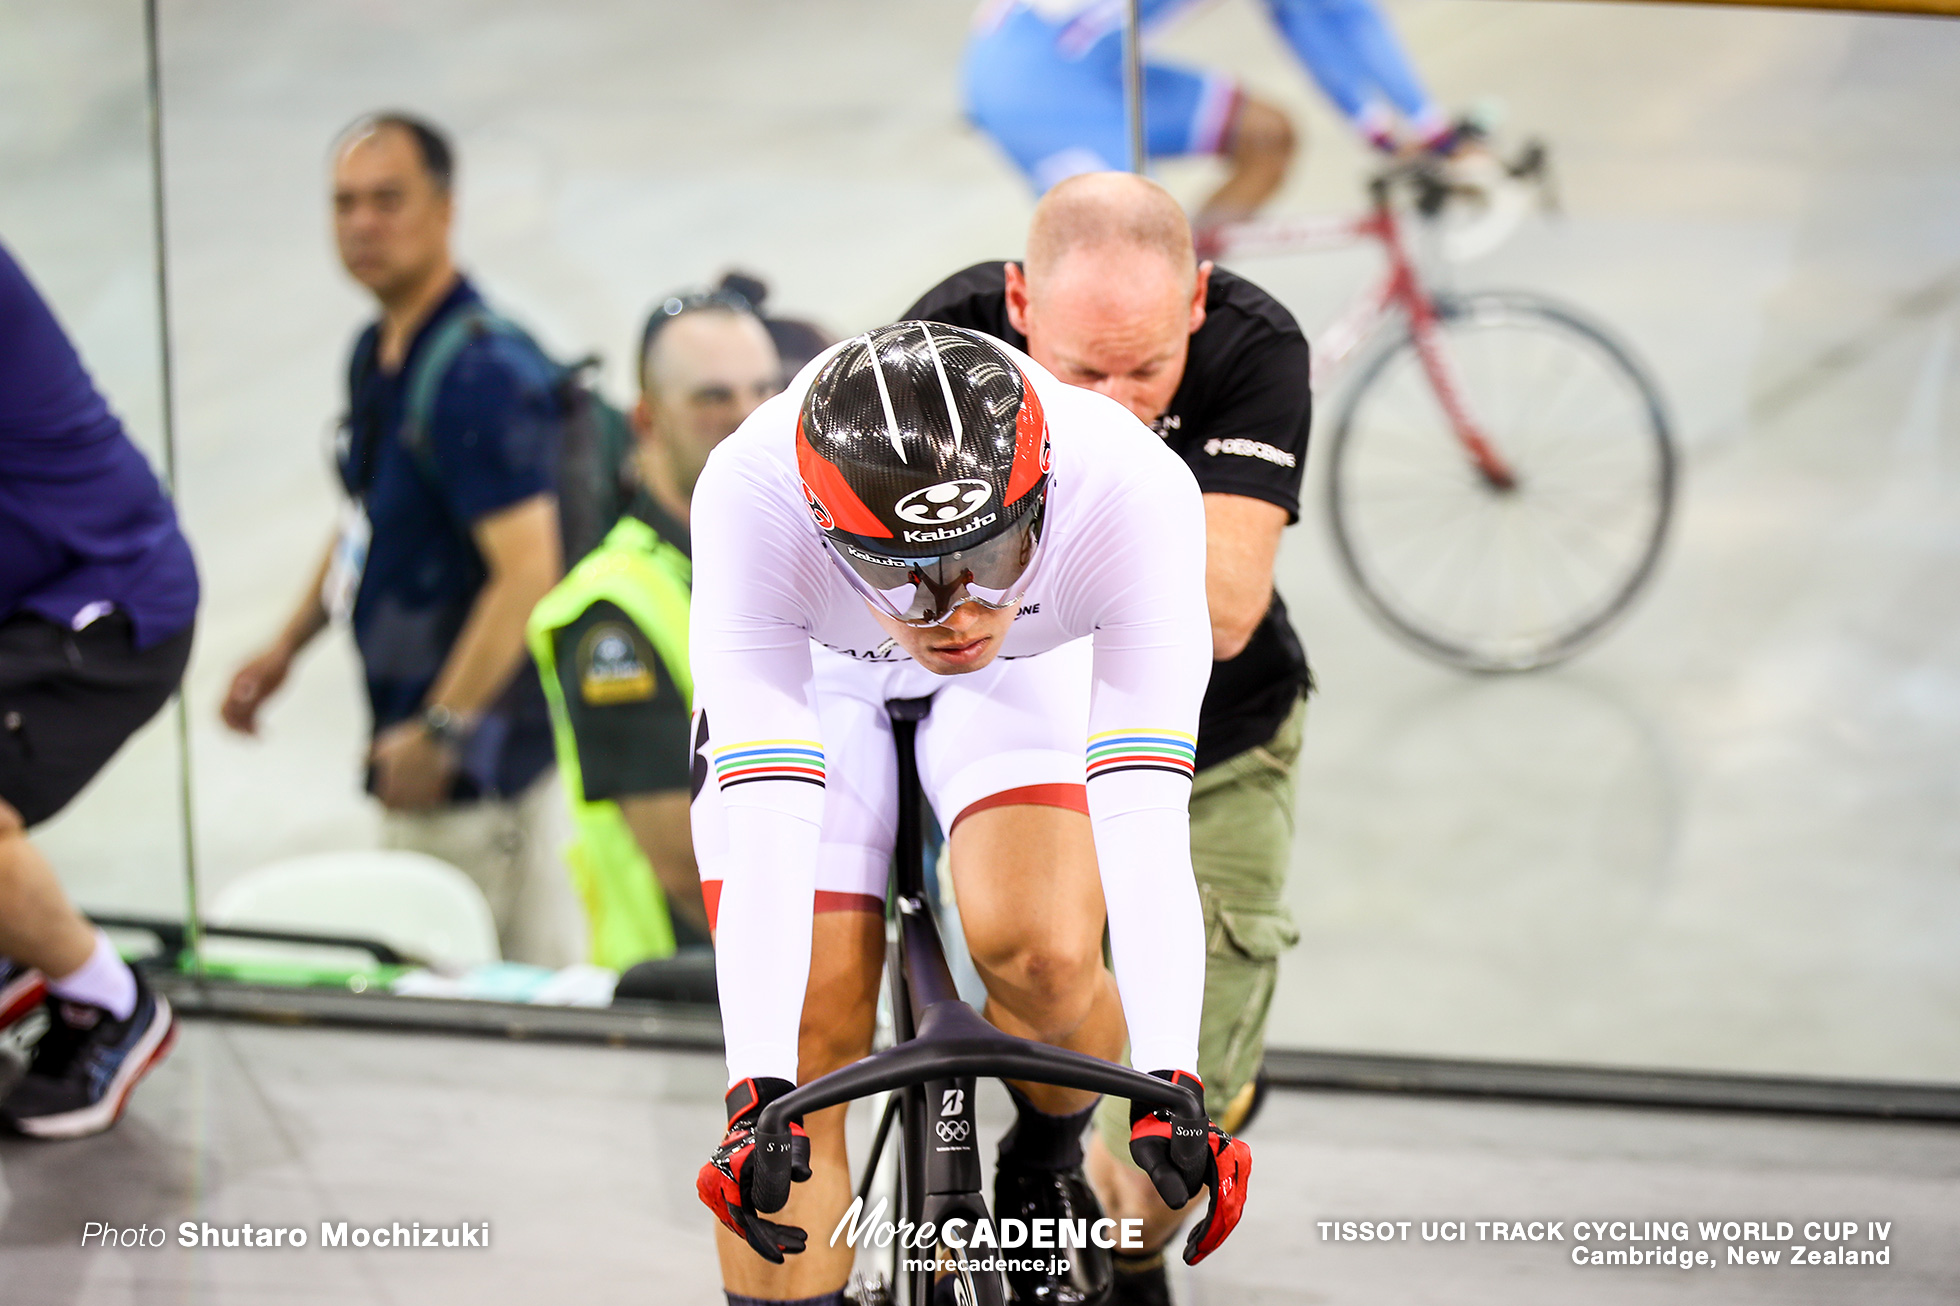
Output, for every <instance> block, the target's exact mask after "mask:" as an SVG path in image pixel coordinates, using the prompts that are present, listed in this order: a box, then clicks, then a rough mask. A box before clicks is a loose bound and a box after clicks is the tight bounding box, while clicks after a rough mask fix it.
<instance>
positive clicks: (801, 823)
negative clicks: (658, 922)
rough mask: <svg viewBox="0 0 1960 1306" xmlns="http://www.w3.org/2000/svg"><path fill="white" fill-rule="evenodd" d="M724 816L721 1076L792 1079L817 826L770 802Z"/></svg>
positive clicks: (718, 940) (718, 934) (805, 980)
mask: <svg viewBox="0 0 1960 1306" xmlns="http://www.w3.org/2000/svg"><path fill="white" fill-rule="evenodd" d="M711 783H712V782H711ZM729 815H730V818H731V819H730V820H729V822H728V861H727V865H728V874H727V878H726V879H725V880H724V881H723V882H722V890H721V902H720V905H719V909H718V912H717V917H718V920H717V928H716V931H715V983H716V987H717V988H718V990H719V993H720V998H721V1024H722V1041H723V1044H724V1046H725V1047H726V1049H727V1056H728V1082H729V1083H730V1084H734V1083H736V1082H738V1081H740V1080H743V1079H751V1078H762V1077H774V1078H777V1079H787V1080H789V1081H790V1082H791V1083H792V1084H793V1083H795V1082H796V1069H797V1048H796V1042H797V1033H798V1031H799V1030H800V1029H801V1027H802V1023H803V995H804V992H805V990H806V989H807V988H808V987H809V980H810V921H811V917H812V914H813V911H814V907H815V901H816V888H817V875H816V865H817V830H818V827H817V824H816V823H815V822H814V821H810V820H805V819H804V818H802V817H799V816H792V815H790V814H789V813H788V812H784V811H780V810H776V809H773V808H768V807H750V808H742V809H739V810H736V809H731V811H730V813H729Z"/></svg>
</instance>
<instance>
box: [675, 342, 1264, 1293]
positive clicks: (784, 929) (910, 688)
mask: <svg viewBox="0 0 1960 1306" xmlns="http://www.w3.org/2000/svg"><path fill="white" fill-rule="evenodd" d="M693 526H694V542H695V571H694V607H693V615H692V632H691V636H692V647H693V655H692V661H693V665H694V668H695V706H696V725H695V742H696V748H697V752H698V754H699V756H698V757H697V761H696V776H697V783H698V785H699V792H698V794H697V797H696V800H695V808H694V832H695V834H694V837H695V842H696V848H697V852H698V854H699V860H700V864H701V875H702V880H703V887H704V891H705V893H706V895H707V900H708V904H709V911H710V918H711V919H712V920H713V921H714V922H715V925H716V931H717V933H716V971H717V976H718V979H719V984H720V994H721V1009H722V1023H723V1029H724V1033H725V1038H726V1045H727V1056H728V1080H729V1084H730V1088H729V1091H728V1111H729V1127H728V1133H727V1135H726V1136H725V1137H724V1139H723V1140H722V1143H721V1146H720V1147H719V1148H717V1149H716V1151H715V1153H714V1155H713V1157H712V1158H711V1159H710V1161H709V1162H708V1164H707V1165H705V1166H703V1167H702V1169H701V1174H700V1180H699V1190H700V1194H701V1196H702V1199H703V1200H704V1201H705V1202H706V1203H707V1205H708V1206H709V1208H710V1209H711V1210H713V1211H714V1212H715V1215H716V1216H717V1218H719V1219H720V1220H721V1222H722V1224H723V1225H724V1226H725V1227H726V1232H725V1233H724V1234H722V1235H720V1238H719V1250H720V1253H721V1263H722V1271H723V1283H724V1285H725V1287H726V1290H727V1294H728V1298H729V1300H730V1302H731V1303H734V1304H735V1306H745V1303H746V1302H748V1301H753V1300H768V1301H784V1300H792V1301H803V1302H808V1303H811V1304H812V1306H829V1304H830V1303H836V1302H841V1300H842V1297H841V1292H842V1289H843V1287H844V1284H845V1282H846V1280H847V1278H848V1277H849V1274H850V1269H851V1250H850V1248H848V1247H847V1246H844V1245H842V1241H841V1240H839V1243H838V1244H837V1245H828V1244H826V1243H825V1242H824V1241H823V1239H824V1237H825V1235H827V1233H828V1231H830V1230H831V1229H832V1228H834V1227H835V1225H836V1223H837V1221H838V1219H839V1218H840V1216H842V1214H843V1213H844V1210H845V1207H846V1205H847V1203H848V1201H849V1188H850V1176H849V1172H848V1167H847V1163H846V1158H845V1155H844V1137H843V1123H844V1121H843V1113H844V1108H842V1107H833V1108H830V1109H829V1110H826V1111H823V1112H819V1113H817V1114H816V1115H814V1116H812V1117H811V1119H810V1120H809V1121H807V1122H806V1124H807V1137H808V1143H807V1147H808V1152H807V1153H805V1151H804V1148H805V1146H806V1144H805V1143H804V1140H803V1137H801V1136H799V1137H798V1138H797V1139H796V1144H795V1148H794V1153H793V1154H792V1155H784V1154H781V1153H776V1154H765V1153H764V1152H762V1151H760V1150H758V1149H757V1148H756V1146H755V1143H754V1124H755V1120H756V1116H757V1114H758V1113H759V1110H760V1107H761V1106H762V1105H763V1104H765V1103H767V1102H769V1101H772V1100H774V1099H775V1098H777V1097H780V1096H781V1095H783V1094H785V1093H787V1092H788V1091H789V1090H790V1088H791V1087H792V1086H793V1085H794V1084H795V1083H798V1082H802V1081H807V1080H809V1079H813V1078H815V1077H817V1076H818V1075H821V1074H824V1073H826V1072H828V1071H830V1070H832V1069H835V1068H836V1067H838V1066H840V1065H844V1064H848V1063H849V1062H850V1061H853V1060H855V1059H857V1058H858V1057H860V1056H863V1055H864V1054H865V1053H866V1052H868V1051H869V1048H870V1042H871V1034H872V1024H873V1017H874V1013H875V1009H876V998H877V982H878V975H879V971H880V968H881V965H882V959H883V952H884V926H883V914H882V912H883V899H884V888H885V877H886V867H887V865H888V862H889V858H890V854H891V848H892V842H893V837H894V831H895V828H896V806H897V801H896V787H895V780H894V767H895V763H894V761H893V753H892V746H891V739H890V731H889V725H888V723H887V720H886V717H885V711H884V702H885V700H887V699H890V698H902V697H917V696H922V695H927V694H930V695H932V696H933V699H934V702H933V708H932V713H931V715H930V716H929V717H928V718H927V720H926V721H925V722H924V723H923V724H922V726H921V728H920V732H919V767H920V774H921V779H922V780H923V782H924V785H925V789H926V794H927V797H928V798H929V799H930V800H931V801H932V803H933V806H934V809H935V811H936V812H937V813H938V816H939V819H940V821H941V823H942V824H943V825H945V826H946V828H947V829H948V831H949V843H950V845H951V849H950V851H951V867H952V876H953V881H954V885H955V888H956V890H957V893H958V896H959V902H960V915H961V920H962V925H963V927H964V929H965V932H966V936H967V943H968V948H969V951H970V952H971V953H972V955H973V958H974V962H975V964H976V966H977V968H978V969H979V971H980V974H981V976H982V978H983V979H984V980H985V981H986V984H987V990H988V1002H987V1008H986V1014H987V1017H988V1019H990V1020H991V1021H993V1023H994V1024H995V1025H997V1026H999V1027H1000V1028H1002V1029H1003V1030H1006V1031H1008V1032H1010V1033H1013V1034H1017V1035H1020V1036H1023V1037H1028V1038H1034V1039H1038V1040H1040V1041H1042V1042H1046V1043H1049V1044H1052V1045H1055V1046H1060V1047H1068V1048H1073V1049H1076V1050H1078V1051H1082V1052H1086V1053H1089V1054H1092V1055H1095V1056H1101V1057H1105V1058H1110V1059H1115V1058H1117V1057H1119V1056H1120V1055H1121V1053H1122V1048H1123V1039H1124V1034H1125V1027H1126V1018H1127V1029H1128V1035H1129V1038H1130V1042H1131V1048H1132V1058H1131V1060H1132V1063H1133V1064H1134V1065H1136V1066H1138V1067H1139V1068H1145V1069H1149V1070H1151V1071H1152V1072H1153V1073H1156V1074H1158V1075H1159V1076H1161V1077H1163V1078H1166V1079H1172V1080H1189V1081H1191V1082H1193V1083H1195V1080H1196V1075H1195V1074H1194V1067H1195V1066H1196V1065H1197V1037H1198V1020H1199V1008H1200V1005H1201V1001H1202V996H1203V985H1204V966H1205V950H1204V937H1203V934H1204V932H1203V926H1202V921H1201V915H1200V910H1199V902H1198V897H1197V892H1196V888H1195V885H1194V883H1193V879H1192V872H1191V861H1190V852H1189V835H1188V817H1187V814H1186V806H1187V803H1188V801H1189V790H1190V775H1191V757H1192V743H1193V734H1194V731H1195V730H1196V726H1197V719H1198V705H1199V701H1200V698H1201V697H1202V695H1203V693H1204V689H1205V683H1206V680H1207V677H1208V676H1209V674H1210V669H1211V637H1210V630H1209V623H1208V619H1207V612H1206V606H1205V590H1204V512H1203V507H1202V505H1201V502H1200V498H1199V494H1198V489H1197V485H1196V484H1195V482H1194V481H1193V480H1192V477H1191V473H1190V472H1189V471H1188V470H1187V469H1186V467H1185V466H1184V464H1183V463H1182V462H1181V461H1180V460H1179V459H1178V458H1177V457H1176V456H1175V455H1174V454H1172V453H1171V452H1170V451H1169V450H1167V449H1166V448H1165V447H1164V446H1163V443H1162V442H1161V441H1160V440H1158V439H1157V437H1156V436H1155V435H1153V434H1151V432H1150V431H1149V429H1148V428H1146V427H1144V426H1143V425H1142V424H1141V423H1140V422H1138V421H1137V420H1136V418H1134V417H1133V416H1131V415H1130V414H1129V413H1128V412H1127V411H1126V410H1125V409H1123V408H1122V407H1121V406H1119V405H1118V404H1116V403H1114V402H1112V401H1110V400H1109V399H1106V398H1104V397H1103V396H1101V395H1098V394H1095V393H1093V392H1091V391H1088V390H1083V389H1079V388H1077V387H1073V386H1069V385H1065V384H1063V383H1062V382H1059V381H1057V380H1056V379H1055V378H1054V377H1052V376H1050V375H1049V374H1048V373H1047V372H1046V371H1044V370H1043V369H1042V368H1041V367H1040V366H1039V365H1037V364H1036V363H1035V362H1034V361H1033V360H1031V359H1029V358H1028V357H1027V356H1026V355H1024V354H1022V353H1020V352H1019V351H1018V350H1015V349H1012V348H1011V347H1009V346H1007V345H1004V344H1002V343H1001V342H999V341H997V340H994V339H993V338H992V337H989V336H984V335H981V334H979V333H977V332H970V331H964V330H961V329H959V328H955V327H949V326H944V325H941V324H937V323H920V322H901V323H898V324H897V325H895V326H890V327H883V328H880V329H879V330H877V331H873V332H871V333H869V334H868V335H865V336H860V337H857V338H856V339H853V340H849V341H846V342H844V343H843V344H841V345H838V346H836V347H834V348H832V349H831V350H829V351H827V352H826V353H825V354H823V355H820V356H819V357H818V358H817V359H815V360H813V361H812V362H811V363H810V364H809V365H808V366H807V367H806V368H805V369H804V370H803V372H802V374H801V375H799V376H798V377H797V379H796V380H795V381H794V382H793V383H792V384H791V386H790V387H789V389H788V390H787V391H785V392H784V393H783V394H781V395H779V396H777V397H776V398H774V399H772V400H770V401H769V402H768V403H766V404H764V405H763V406H762V407H761V408H759V409H758V410H757V411H756V412H755V413H754V415H752V416H751V417H750V418H749V420H748V421H747V422H746V423H745V424H744V425H743V426H742V428H741V430H739V431H737V432H736V433H735V434H734V435H733V436H731V437H730V438H729V439H728V440H727V441H726V442H724V443H723V444H722V445H721V446H720V447H719V448H718V449H717V450H716V451H715V453H714V456H713V457H712V458H711V459H710V460H709V463H708V466H707V469H706V471H705V472H704V473H703V474H702V477H701V480H700V482H699V484H698V486H697V487H696V490H695V497H694V522H693ZM1105 910H1106V911H1107V922H1108V932H1109V939H1110V947H1111V952H1112V955H1113V958H1114V962H1115V977H1114V983H1113V984H1112V982H1111V978H1110V976H1109V973H1108V971H1107V970H1106V969H1105V968H1104V966H1103V963H1102V937H1103V927H1104V919H1105V917H1104V913H1105ZM1119 990H1120V1000H1119V996H1118V992H1119ZM1011 1087H1012V1088H1013V1089H1014V1091H1015V1092H1016V1093H1017V1096H1018V1098H1019V1102H1020V1103H1023V1104H1025V1107H1024V1109H1023V1112H1022V1118H1021V1122H1020V1123H1019V1124H1017V1128H1022V1127H1048V1126H1052V1127H1053V1128H1054V1129H1055V1131H1056V1132H1057V1134H1058V1136H1059V1135H1066V1136H1068V1137H1069V1138H1070V1139H1073V1137H1074V1136H1076V1135H1079V1134H1080V1132H1081V1127H1082V1125H1083V1123H1084V1122H1085V1121H1086V1120H1087V1113H1088V1112H1089V1111H1090V1110H1091V1109H1093V1107H1094V1104H1095V1100H1096V1099H1095V1097H1094V1095H1093V1094H1089V1093H1084V1092H1081V1091H1078V1090H1073V1089H1060V1088H1054V1087H1050V1086H1045V1085H1035V1084H1016V1085H1012V1086H1011ZM1031 1122H1032V1123H1031ZM1174 1128H1176V1129H1178V1130H1180V1131H1182V1132H1184V1134H1185V1136H1187V1137H1188V1136H1189V1134H1190V1133H1193V1132H1199V1131H1201V1132H1202V1136H1203V1137H1204V1139H1205V1143H1206V1145H1205V1147H1204V1148H1203V1149H1202V1153H1201V1159H1200V1160H1199V1162H1198V1163H1197V1164H1196V1165H1194V1166H1191V1167H1189V1168H1181V1167H1180V1166H1178V1165H1176V1164H1174V1163H1173V1162H1172V1161H1171V1160H1170V1157H1169V1152H1168V1145H1169V1139H1170V1137H1171V1131H1172V1130H1173V1129H1174ZM794 1132H795V1133H796V1134H798V1135H802V1134H803V1132H804V1125H801V1124H800V1125H799V1126H798V1127H797V1129H796V1130H795V1131H794ZM1132 1137H1133V1143H1132V1151H1133V1153H1134V1154H1135V1155H1136V1156H1137V1158H1138V1162H1139V1164H1140V1165H1141V1166H1142V1167H1143V1168H1144V1169H1145V1170H1146V1171H1147V1172H1149V1173H1150V1174H1151V1177H1152V1179H1153V1180H1154V1181H1155V1183H1156V1184H1157V1186H1158V1188H1159V1191H1160V1193H1161V1194H1162V1195H1163V1197H1164V1199H1165V1200H1166V1201H1167V1202H1168V1203H1169V1204H1170V1205H1172V1206H1173V1207H1176V1206H1181V1205H1183V1204H1184V1202H1185V1201H1187V1200H1188V1199H1189V1198H1190V1197H1192V1196H1194V1195H1196V1194H1197V1193H1198V1192H1199V1190H1200V1189H1201V1188H1206V1187H1209V1188H1210V1190H1211V1195H1212V1200H1211V1203H1210V1207H1209V1209H1208V1211H1207V1214H1206V1217H1205V1218H1204V1220H1203V1221H1202V1222H1201V1223H1200V1224H1199V1225H1198V1227H1197V1229H1196V1230H1195V1231H1194V1234H1193V1236H1192V1239H1191V1242H1190V1244H1189V1245H1188V1247H1187V1251H1186V1256H1187V1259H1191V1260H1196V1259H1198V1258H1201V1257H1202V1256H1204V1255H1206V1254H1209V1252H1210V1251H1212V1250H1213V1249H1214V1248H1216V1247H1217V1246H1218V1244H1219V1243H1220V1242H1222V1241H1223V1240H1224V1238H1225V1236H1226V1235H1227V1234H1228V1233H1229V1232H1230V1231H1231V1229H1232V1227H1233V1226H1234V1225H1235V1224H1236V1223H1237V1221H1238V1217H1239V1212H1240V1209H1241V1207H1242V1204H1243V1201H1244V1196H1245V1181H1246V1177H1247V1175H1248V1174H1249V1171H1250V1167H1251V1154H1250V1152H1249V1151H1248V1150H1247V1149H1246V1147H1245V1145H1244V1144H1243V1143H1241V1142H1238V1141H1237V1140H1235V1139H1233V1138H1231V1137H1230V1136H1229V1135H1227V1134H1224V1133H1223V1132H1222V1131H1220V1130H1218V1129H1217V1128H1216V1127H1215V1126H1213V1125H1211V1124H1210V1123H1209V1122H1208V1121H1203V1120H1200V1119H1195V1118H1194V1119H1191V1120H1169V1119H1163V1118H1160V1117H1158V1116H1156V1115H1152V1114H1148V1113H1146V1114H1144V1115H1142V1116H1140V1117H1138V1118H1137V1119H1136V1121H1135V1123H1134V1126H1133V1131H1132ZM806 1155H807V1158H808V1159H807V1161H806V1159H805V1158H806ZM788 1173H794V1175H795V1177H796V1178H797V1179H798V1180H800V1181H803V1182H799V1183H798V1184H797V1185H796V1187H795V1188H794V1190H792V1191H791V1195H790V1198H789V1201H788V1204H787V1205H786V1206H783V1207H782V1208H781V1211H780V1212H768V1211H758V1209H757V1207H756V1203H755V1200H754V1195H755V1193H756V1192H757V1191H758V1188H760V1190H761V1191H762V1192H763V1193H765V1194H767V1193H769V1192H771V1191H777V1192H780V1191H782V1190H783V1189H784V1188H787V1187H788V1185H787V1184H784V1183H783V1182H782V1178H783V1176H784V1175H785V1174H788ZM758 1176H761V1177H762V1182H760V1183H758ZM1091 1200H1093V1199H1091ZM765 1217H773V1218H765ZM806 1229H807V1230H813V1231H815V1232H816V1233H817V1235H818V1240H817V1241H816V1242H815V1243H814V1244H813V1245H809V1246H808V1249H807V1250H805V1247H806V1235H805V1232H804V1231H805V1230H806ZM786 1253H801V1254H800V1255H790V1256H789V1257H788V1259H787V1261H785V1254H786Z"/></svg>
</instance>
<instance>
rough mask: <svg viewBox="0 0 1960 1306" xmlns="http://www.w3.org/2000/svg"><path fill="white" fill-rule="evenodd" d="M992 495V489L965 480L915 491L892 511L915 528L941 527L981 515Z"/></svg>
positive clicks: (979, 481) (963, 478)
mask: <svg viewBox="0 0 1960 1306" xmlns="http://www.w3.org/2000/svg"><path fill="white" fill-rule="evenodd" d="M993 494H994V487H993V486H991V485H989V484H987V483H986V482H985V481H982V480H979V479H977V478H975V477H971V476H965V477H961V478H960V479H959V480H957V481H942V482H940V483H939V484H938V485H928V486H926V488H925V489H923V490H914V491H912V493H910V494H908V495H906V496H905V497H904V498H903V499H900V500H899V501H898V502H897V503H895V504H893V505H892V511H893V512H895V513H897V514H898V515H899V516H900V517H902V518H903V519H905V520H906V521H909V522H911V523H913V524H914V525H916V526H943V525H945V524H946V523H948V522H956V521H959V520H961V519H962V518H965V517H970V516H972V515H973V514H974V513H976V512H978V511H980V509H981V508H983V507H985V506H986V503H987V500H988V499H991V498H992V497H993Z"/></svg>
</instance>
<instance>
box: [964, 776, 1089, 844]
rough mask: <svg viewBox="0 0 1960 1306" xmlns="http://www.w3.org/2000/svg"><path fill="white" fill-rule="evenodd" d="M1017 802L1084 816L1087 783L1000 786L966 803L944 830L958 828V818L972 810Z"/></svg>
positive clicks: (983, 809) (1086, 800) (976, 810)
mask: <svg viewBox="0 0 1960 1306" xmlns="http://www.w3.org/2000/svg"><path fill="white" fill-rule="evenodd" d="M1017 805H1020V806H1027V807H1063V808H1067V809H1068V810H1069V811H1071V812H1080V813H1082V814H1083V815H1084V816H1087V815H1088V814H1089V786H1087V785H1069V784H1050V785H1022V786H1021V787H1020V788H1019V789H1003V790H1001V791H1000V792H999V793H997V794H988V795H987V796H986V797H985V798H982V799H979V800H977V801H975V802H971V803H968V804H967V805H966V807H965V808H964V809H963V810H962V811H961V812H960V814H959V815H958V816H956V817H954V818H953V825H952V829H949V830H948V831H947V833H948V834H951V833H952V832H953V830H957V829H959V828H960V822H961V821H964V820H965V819H966V818H967V817H969V816H972V815H973V814H974V813H975V812H984V811H987V810H988V809H989V808H993V807H1014V806H1017Z"/></svg>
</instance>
